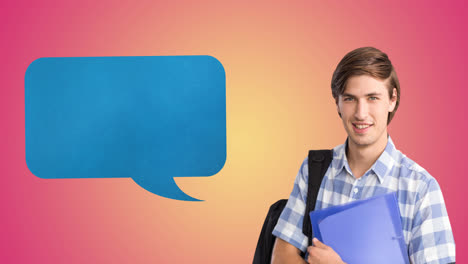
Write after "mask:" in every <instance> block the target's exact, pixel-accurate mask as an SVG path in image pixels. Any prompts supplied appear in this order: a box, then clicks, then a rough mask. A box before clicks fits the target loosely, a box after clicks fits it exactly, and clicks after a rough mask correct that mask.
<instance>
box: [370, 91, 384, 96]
mask: <svg viewBox="0 0 468 264" xmlns="http://www.w3.org/2000/svg"><path fill="white" fill-rule="evenodd" d="M376 95H377V96H379V95H382V94H381V93H377V92H373V93H368V94H366V96H376Z"/></svg>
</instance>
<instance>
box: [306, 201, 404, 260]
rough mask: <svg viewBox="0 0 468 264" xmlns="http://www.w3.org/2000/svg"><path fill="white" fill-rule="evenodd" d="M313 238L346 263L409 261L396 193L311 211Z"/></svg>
mask: <svg viewBox="0 0 468 264" xmlns="http://www.w3.org/2000/svg"><path fill="white" fill-rule="evenodd" d="M310 220H311V223H312V230H313V234H314V237H316V238H318V239H319V240H320V241H322V242H323V243H324V244H326V245H328V246H330V247H331V248H333V250H335V252H337V253H338V255H340V257H341V259H342V260H343V261H344V262H346V263H348V264H367V263H369V264H370V263H372V264H375V263H379V264H387V263H388V264H399V263H404V264H409V263H410V262H409V259H408V250H407V247H406V243H405V239H404V237H403V229H402V227H401V217H400V210H399V209H398V202H397V198H396V193H395V192H393V193H389V194H386V195H382V196H375V197H372V198H369V199H365V200H359V201H354V202H351V203H348V204H344V205H339V206H332V207H328V208H325V209H322V210H317V211H312V212H311V213H310Z"/></svg>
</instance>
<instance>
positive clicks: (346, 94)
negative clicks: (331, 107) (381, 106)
mask: <svg viewBox="0 0 468 264" xmlns="http://www.w3.org/2000/svg"><path fill="white" fill-rule="evenodd" d="M380 95H382V94H381V93H378V92H372V93H368V94H366V96H380ZM341 96H343V97H351V98H356V96H355V95H352V94H349V93H343V94H342V95H341Z"/></svg>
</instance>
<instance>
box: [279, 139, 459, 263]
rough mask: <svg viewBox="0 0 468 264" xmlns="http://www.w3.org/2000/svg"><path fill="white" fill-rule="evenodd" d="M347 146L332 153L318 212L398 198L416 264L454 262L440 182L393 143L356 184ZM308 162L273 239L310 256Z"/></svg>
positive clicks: (301, 171)
mask: <svg viewBox="0 0 468 264" xmlns="http://www.w3.org/2000/svg"><path fill="white" fill-rule="evenodd" d="M346 144H347V141H346V143H345V144H343V145H340V146H338V147H336V148H334V149H333V160H332V162H331V164H330V166H329V167H328V170H327V172H326V173H325V176H324V179H323V181H322V183H321V185H320V190H319V193H318V197H317V202H316V204H315V209H323V208H327V207H330V206H334V205H341V204H345V203H348V202H352V201H355V200H360V199H366V198H369V197H373V196H377V195H382V194H386V193H390V192H395V191H396V192H397V199H398V205H399V209H400V214H401V223H402V227H403V234H404V237H405V241H406V244H407V247H408V255H409V257H410V261H411V263H414V264H419V263H431V264H432V263H444V264H446V263H449V262H455V241H454V239H453V234H452V228H451V226H450V221H449V218H448V215H447V209H446V208H445V203H444V198H443V196H442V192H441V190H440V187H439V184H438V183H437V181H436V180H435V179H434V178H433V177H432V176H431V175H430V174H429V173H428V172H427V171H426V170H424V169H423V168H422V167H420V166H419V165H418V164H416V163H415V162H414V161H412V160H410V159H409V158H408V157H406V156H405V155H404V154H402V153H401V152H400V151H399V150H397V149H396V148H395V146H394V144H393V142H392V140H391V138H390V137H388V143H387V146H386V147H385V150H384V152H383V153H382V154H381V155H380V157H379V158H378V159H377V161H376V162H375V163H374V165H373V166H372V167H371V168H370V169H369V170H368V171H367V172H366V173H365V174H364V175H363V176H362V177H361V178H359V179H356V178H355V177H354V176H353V174H352V172H351V169H350V167H349V164H348V161H347V159H346ZM308 178H309V176H308V164H307V158H306V159H305V160H304V162H303V163H302V166H301V169H300V170H299V173H298V174H297V177H296V180H295V182H294V188H293V190H292V193H291V196H290V197H289V200H288V203H287V205H286V207H285V209H284V210H283V212H282V213H281V216H280V219H279V220H278V224H277V225H276V227H275V229H274V230H273V235H275V236H276V237H279V238H281V239H283V240H285V241H287V242H288V243H290V244H291V245H293V246H295V247H297V248H298V249H300V250H301V251H303V252H305V251H306V249H307V245H308V238H307V236H305V235H304V234H303V233H302V221H303V217H304V211H305V202H306V196H307V182H308Z"/></svg>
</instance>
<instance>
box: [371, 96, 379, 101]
mask: <svg viewBox="0 0 468 264" xmlns="http://www.w3.org/2000/svg"><path fill="white" fill-rule="evenodd" d="M369 99H370V100H372V101H374V100H377V99H378V98H377V97H375V96H371V97H369Z"/></svg>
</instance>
